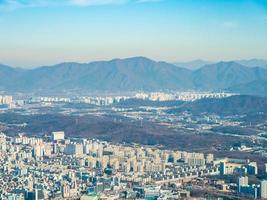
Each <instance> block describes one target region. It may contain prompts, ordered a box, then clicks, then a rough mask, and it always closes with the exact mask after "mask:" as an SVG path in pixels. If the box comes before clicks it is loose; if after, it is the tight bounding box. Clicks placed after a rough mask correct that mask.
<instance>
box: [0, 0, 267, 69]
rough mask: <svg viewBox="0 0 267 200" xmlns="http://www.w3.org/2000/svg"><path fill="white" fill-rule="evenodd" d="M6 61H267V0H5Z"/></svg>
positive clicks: (1, 20)
mask: <svg viewBox="0 0 267 200" xmlns="http://www.w3.org/2000/svg"><path fill="white" fill-rule="evenodd" d="M0 27H1V29H0V63H5V64H9V65H12V66H19V67H33V66H40V65H50V64H55V63H59V62H64V61H77V62H89V61H93V60H107V59H112V58H124V57H132V56H146V57H150V58H152V59H155V60H165V61H169V62H174V61H187V60H193V59H199V58H200V59H205V60H232V59H250V58H264V59H267V1H265V0H34V1H27V0H0Z"/></svg>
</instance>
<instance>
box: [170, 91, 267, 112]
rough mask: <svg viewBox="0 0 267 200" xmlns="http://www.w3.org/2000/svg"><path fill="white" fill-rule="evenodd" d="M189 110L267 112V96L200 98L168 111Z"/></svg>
mask: <svg viewBox="0 0 267 200" xmlns="http://www.w3.org/2000/svg"><path fill="white" fill-rule="evenodd" d="M184 111H187V112H191V113H194V114H203V113H213V114H218V115H243V114H252V113H253V114H255V113H267V98H263V97H255V96H248V95H236V96H231V97H228V98H223V99H212V98H210V99H209V98H208V99H200V100H197V101H194V102H188V103H184V104H183V105H182V106H180V107H179V108H177V109H171V110H169V112H170V113H180V112H184Z"/></svg>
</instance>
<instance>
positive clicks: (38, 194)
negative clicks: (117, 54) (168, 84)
mask: <svg viewBox="0 0 267 200" xmlns="http://www.w3.org/2000/svg"><path fill="white" fill-rule="evenodd" d="M235 98H250V97H247V96H242V95H238V94H234V93H224V92H218V93H212V92H194V91H188V92H150V93H148V92H139V93H134V94H126V95H120V96H118V95H108V96H106V95H100V96H75V95H73V96H71V97H69V96H68V97H66V96H61V97H55V96H31V95H27V96H26V95H22V94H15V95H13V96H11V95H2V96H0V104H1V113H0V122H1V125H0V130H1V132H2V133H1V135H0V158H1V159H0V162H1V165H0V185H1V187H0V198H1V199H10V200H11V199H12V200H13V199H14V200H17V199H149V200H150V199H158V200H163V199H164V200H165V199H190V198H204V199H258V198H267V165H266V164H265V163H267V157H266V156H267V152H266V135H267V132H266V126H267V124H266V120H265V119H266V118H265V117H266V115H264V114H263V113H259V112H257V115H255V113H253V114H252V115H249V114H244V113H240V114H238V112H236V111H235V114H232V113H227V112H226V113H218V112H216V109H215V110H212V112H211V111H210V112H209V111H208V110H207V109H205V112H202V109H201V108H198V109H196V108H195V107H194V106H195V105H198V104H200V105H198V106H200V107H203V106H205V101H219V102H220V101H225V100H228V99H235ZM199 102H201V103H199ZM208 103H209V105H212V104H210V102H208ZM224 106H225V104H224ZM211 107H212V106H211ZM226 110H227V108H226V107H225V110H224V111H226ZM221 112H222V111H221ZM265 179H266V180H265Z"/></svg>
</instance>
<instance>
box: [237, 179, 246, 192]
mask: <svg viewBox="0 0 267 200" xmlns="http://www.w3.org/2000/svg"><path fill="white" fill-rule="evenodd" d="M245 186H248V177H247V176H243V177H239V178H238V192H241V188H242V187H245Z"/></svg>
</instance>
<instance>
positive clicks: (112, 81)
mask: <svg viewBox="0 0 267 200" xmlns="http://www.w3.org/2000/svg"><path fill="white" fill-rule="evenodd" d="M259 80H267V69H264V68H259V67H245V66H243V65H241V64H238V63H236V62H219V63H215V64H209V65H205V66H203V67H201V68H200V69H197V70H193V71H192V70H189V69H186V68H182V67H177V66H175V65H173V64H169V63H166V62H156V61H153V60H151V59H148V58H145V57H133V58H126V59H113V60H110V61H97V62H91V63H83V64H82V63H74V62H71V63H61V64H57V65H54V66H44V67H38V68H34V69H18V68H12V67H9V66H5V65H0V90H4V91H14V92H43V91H46V92H47V91H48V92H62V91H88V92H129V91H140V90H142V91H159V90H162V91H163V90H210V91H219V90H229V91H233V92H239V91H244V90H241V88H240V87H237V86H240V85H243V84H253V82H255V81H259ZM264 84H265V82H264ZM255 93H257V92H256V91H255ZM258 95H261V94H260V93H259V94H258Z"/></svg>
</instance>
